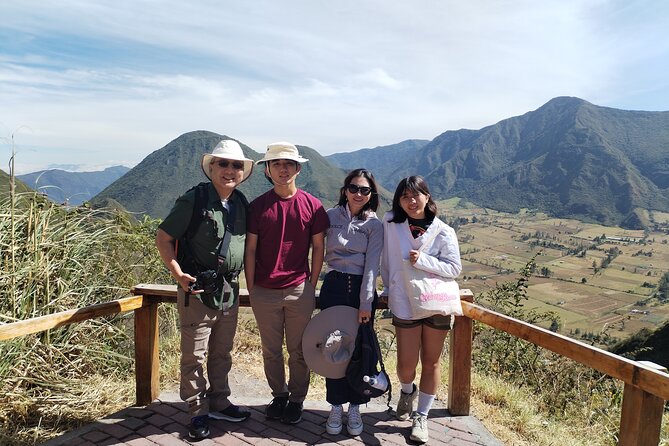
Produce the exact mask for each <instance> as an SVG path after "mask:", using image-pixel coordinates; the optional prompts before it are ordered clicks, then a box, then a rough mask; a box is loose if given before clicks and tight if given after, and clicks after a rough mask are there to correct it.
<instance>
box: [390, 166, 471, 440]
mask: <svg viewBox="0 0 669 446" xmlns="http://www.w3.org/2000/svg"><path fill="white" fill-rule="evenodd" d="M383 226H384V248H383V254H382V256H381V277H382V278H383V283H384V286H385V292H386V293H387V295H388V306H389V308H390V310H391V311H392V313H393V322H392V323H393V325H394V326H395V332H396V334H397V377H398V378H399V381H400V384H401V386H402V392H401V393H400V399H399V402H398V404H397V418H399V419H400V420H406V419H408V418H409V417H410V416H411V417H412V418H413V425H412V428H411V437H410V438H411V440H413V441H417V442H421V443H425V442H427V440H428V430H427V415H428V412H429V410H430V408H431V407H432V403H433V402H434V398H435V394H436V393H437V387H438V386H439V381H440V377H441V374H440V370H439V361H440V358H441V352H442V350H443V348H444V341H445V339H446V335H447V334H448V331H449V330H450V329H451V328H452V326H453V316H444V315H440V314H435V315H432V316H430V317H427V318H422V319H421V318H417V317H414V316H413V315H412V312H411V304H410V302H409V297H408V295H407V290H406V289H405V286H404V279H403V276H402V274H403V272H402V271H403V270H402V261H403V259H405V260H407V259H408V260H409V261H410V262H411V263H412V264H413V265H414V266H415V267H416V268H418V269H422V270H424V271H428V272H431V273H434V274H437V275H439V276H442V277H444V278H445V279H454V278H456V277H457V276H458V275H459V274H460V271H461V270H462V264H461V263H460V248H459V246H458V239H457V237H456V235H455V231H454V230H453V228H451V227H450V226H448V225H447V224H446V223H444V222H442V221H441V220H439V218H437V205H436V204H435V202H434V201H433V200H432V197H431V196H430V191H429V188H428V186H427V183H426V182H425V180H424V179H423V178H422V177H420V176H411V177H408V178H405V179H403V180H402V181H400V183H399V184H398V185H397V189H396V190H395V195H394V197H393V208H392V211H389V212H387V213H386V215H385V216H384V218H383ZM435 231H437V232H438V234H437V235H436V237H434V238H433V235H434V232H435ZM431 238H433V240H432V242H431V244H430V246H429V247H428V248H427V249H425V250H423V251H422V252H421V251H419V250H418V249H419V248H420V247H421V245H422V243H423V240H429V239H431ZM419 359H420V361H421V370H422V372H421V377H420V382H419V386H418V388H417V387H416V385H415V384H414V380H415V378H416V367H417V365H418V360H419ZM416 397H418V406H417V408H416V410H415V412H414V409H413V405H414V402H415V400H416Z"/></svg>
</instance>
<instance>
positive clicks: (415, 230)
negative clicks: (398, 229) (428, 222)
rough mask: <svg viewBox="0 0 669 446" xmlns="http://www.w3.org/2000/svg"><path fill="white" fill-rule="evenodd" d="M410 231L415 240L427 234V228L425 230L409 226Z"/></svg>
mask: <svg viewBox="0 0 669 446" xmlns="http://www.w3.org/2000/svg"><path fill="white" fill-rule="evenodd" d="M409 230H410V231H411V235H413V238H418V237H420V236H421V235H423V234H425V228H423V227H422V226H417V225H412V224H409Z"/></svg>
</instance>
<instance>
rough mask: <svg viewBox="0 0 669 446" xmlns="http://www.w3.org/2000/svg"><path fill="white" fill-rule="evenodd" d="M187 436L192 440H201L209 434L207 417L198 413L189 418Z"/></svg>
mask: <svg viewBox="0 0 669 446" xmlns="http://www.w3.org/2000/svg"><path fill="white" fill-rule="evenodd" d="M188 436H189V437H190V438H192V439H193V440H203V439H205V438H207V437H208V436H209V417H208V416H207V415H199V416H197V417H193V418H191V419H190V425H188Z"/></svg>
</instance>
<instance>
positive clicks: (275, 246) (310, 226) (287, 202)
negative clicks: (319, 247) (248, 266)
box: [247, 189, 330, 289]
mask: <svg viewBox="0 0 669 446" xmlns="http://www.w3.org/2000/svg"><path fill="white" fill-rule="evenodd" d="M329 225H330V223H329V220H328V215H327V213H326V212H325V209H323V205H322V204H321V202H320V201H319V200H318V199H317V198H315V197H314V196H312V195H310V194H309V193H307V192H304V191H303V190H301V189H298V190H297V193H296V194H295V195H293V196H292V197H290V198H287V199H283V198H281V197H279V196H278V195H277V194H276V193H275V192H274V189H270V190H269V191H267V192H265V193H264V194H262V195H261V196H259V197H258V198H256V199H255V200H253V201H252V202H251V205H250V207H249V214H248V227H247V229H248V232H250V233H252V234H256V235H257V236H258V245H257V247H256V265H255V278H254V283H255V284H256V285H260V286H261V287H263V288H273V289H281V288H288V287H291V286H296V285H299V284H300V283H302V282H304V281H305V280H306V279H307V278H308V277H309V258H308V256H309V247H310V245H311V236H312V235H315V234H319V233H321V232H325V231H326V230H327V229H328V227H329Z"/></svg>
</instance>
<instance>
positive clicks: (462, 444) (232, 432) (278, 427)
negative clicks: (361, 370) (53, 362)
mask: <svg viewBox="0 0 669 446" xmlns="http://www.w3.org/2000/svg"><path fill="white" fill-rule="evenodd" d="M268 400H269V399H268ZM235 404H239V405H242V406H245V407H247V408H248V409H249V410H251V419H249V420H247V421H244V422H241V423H231V422H228V421H223V420H211V421H210V429H211V434H210V437H209V438H207V439H205V440H203V441H200V442H198V443H197V444H198V446H208V445H211V446H214V445H215V446H221V445H224V446H233V445H244V444H247V445H248V444H253V445H261V446H271V445H283V446H293V445H309V446H312V445H318V446H327V445H336V446H357V445H386V444H388V445H391V446H400V445H403V446H406V445H407V444H412V442H410V441H409V433H410V430H411V421H410V420H408V421H398V420H396V419H395V414H394V413H391V412H387V411H386V410H385V406H380V405H377V406H373V405H371V404H370V405H368V406H366V407H365V406H363V407H362V416H363V422H364V423H365V427H364V431H363V433H362V434H361V435H360V436H357V437H351V436H350V435H348V433H347V432H346V426H344V428H343V430H342V433H341V434H339V435H329V434H327V433H326V432H325V421H326V419H327V416H328V414H329V408H330V406H329V405H328V404H327V403H325V402H323V401H313V402H310V401H305V405H304V406H305V411H304V413H303V417H302V418H303V420H302V421H301V422H300V423H298V424H296V425H286V424H283V423H281V422H279V421H277V420H267V419H266V418H265V414H264V410H265V406H266V404H267V401H265V400H264V399H260V398H248V399H245V398H239V397H237V398H235ZM189 422H190V416H189V415H188V412H187V408H186V405H185V404H183V403H182V402H180V401H179V400H178V395H177V394H168V395H166V396H162V395H161V399H160V400H157V401H155V402H153V403H152V404H150V405H148V406H146V407H145V408H136V407H132V408H128V409H125V410H122V411H120V412H119V413H117V414H114V415H110V416H109V417H106V418H104V419H102V420H100V421H98V422H96V423H92V424H90V425H88V426H84V427H82V428H81V429H79V430H77V431H74V432H70V433H68V434H66V435H64V436H63V437H62V441H60V442H59V441H58V439H54V440H52V441H49V442H48V446H61V445H68V446H69V445H77V446H83V445H86V444H94V445H96V446H122V445H129V446H155V445H160V446H187V445H190V444H195V443H192V442H191V441H190V440H189V439H188V423H189ZM428 429H429V431H430V442H429V444H430V445H458V446H474V445H480V446H501V443H500V442H499V441H498V440H496V439H495V438H494V437H492V435H490V433H489V432H488V431H487V430H486V429H485V427H484V426H483V425H482V424H481V422H480V421H478V420H477V419H476V418H474V417H453V416H451V415H450V414H449V413H448V411H447V410H445V409H443V408H437V409H436V410H433V411H431V412H430V417H429V419H428Z"/></svg>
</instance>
